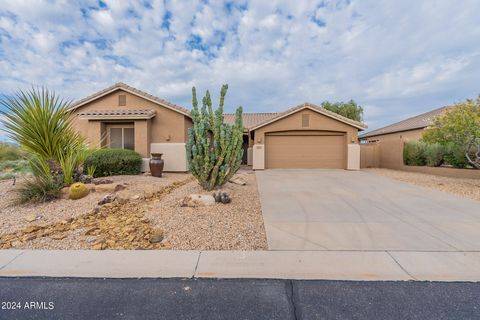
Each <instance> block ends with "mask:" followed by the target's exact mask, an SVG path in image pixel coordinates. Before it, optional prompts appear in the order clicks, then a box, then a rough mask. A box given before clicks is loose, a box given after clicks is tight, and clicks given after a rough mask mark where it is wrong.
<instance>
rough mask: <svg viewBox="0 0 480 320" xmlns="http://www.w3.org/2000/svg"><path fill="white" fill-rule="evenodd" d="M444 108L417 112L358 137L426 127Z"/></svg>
mask: <svg viewBox="0 0 480 320" xmlns="http://www.w3.org/2000/svg"><path fill="white" fill-rule="evenodd" d="M446 108H447V107H441V108H438V109H435V110H432V111H428V112H425V113H422V114H419V115H418V116H415V117H411V118H408V119H405V120H402V121H399V122H396V123H393V124H391V125H388V126H386V127H383V128H379V129H376V130H373V131H370V132H367V133H365V134H362V135H360V136H359V138H368V137H374V136H378V135H382V134H387V133H394V132H401V131H408V130H414V129H423V128H426V127H428V126H429V125H431V124H432V122H433V119H434V118H435V117H436V116H438V115H440V114H441V113H442V112H444V111H445V109H446Z"/></svg>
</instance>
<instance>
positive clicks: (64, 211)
mask: <svg viewBox="0 0 480 320" xmlns="http://www.w3.org/2000/svg"><path fill="white" fill-rule="evenodd" d="M188 176H189V174H186V173H167V174H164V177H163V178H161V179H158V178H154V177H151V176H146V175H138V176H113V177H107V178H108V179H110V180H113V181H114V182H115V183H119V184H122V183H125V184H126V187H127V189H125V190H123V191H120V192H118V194H119V195H120V196H123V197H128V196H130V195H131V194H139V195H143V194H145V193H150V192H153V191H155V190H158V189H159V188H161V187H163V186H166V185H168V184H170V183H172V182H174V181H180V180H182V179H185V178H186V177H188ZM19 183H21V181H20V180H19V181H17V186H13V185H12V181H10V180H7V181H1V182H0V194H1V195H2V196H1V197H0V221H1V224H0V235H2V234H6V233H13V232H16V231H19V230H21V229H23V228H25V227H26V226H28V225H31V224H32V223H33V224H50V223H55V222H59V221H62V220H67V219H69V218H75V217H77V216H79V215H81V214H83V213H86V212H88V211H89V210H92V209H93V208H94V207H95V206H96V205H97V203H98V201H100V200H101V199H102V198H103V197H104V196H105V195H106V194H107V192H93V193H90V194H89V195H88V196H86V197H85V198H82V199H78V200H69V199H59V200H55V201H52V202H46V203H39V204H27V205H12V202H13V201H14V198H15V188H16V187H18V184H19ZM32 214H34V215H36V216H37V220H36V221H34V222H32V223H29V222H28V221H27V220H26V219H27V217H28V216H30V215H32ZM69 237H70V235H69Z"/></svg>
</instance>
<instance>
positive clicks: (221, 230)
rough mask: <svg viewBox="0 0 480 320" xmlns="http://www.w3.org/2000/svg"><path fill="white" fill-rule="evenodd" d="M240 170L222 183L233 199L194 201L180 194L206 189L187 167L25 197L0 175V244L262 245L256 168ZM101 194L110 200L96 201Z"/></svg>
mask: <svg viewBox="0 0 480 320" xmlns="http://www.w3.org/2000/svg"><path fill="white" fill-rule="evenodd" d="M239 176H240V177H241V178H242V180H243V181H244V182H245V185H241V184H234V183H227V184H226V185H225V186H224V187H223V189H222V191H224V192H226V193H227V194H228V195H229V196H230V197H231V198H232V202H231V203H228V204H223V203H215V204H214V205H210V206H197V207H188V206H183V205H182V201H183V199H184V198H185V197H186V196H188V195H190V194H206V195H209V193H207V192H205V191H203V190H202V189H201V187H200V186H199V185H198V183H197V182H196V180H194V179H193V177H192V176H191V175H190V174H186V173H166V174H164V175H163V177H162V178H156V177H152V176H149V175H136V176H133V175H130V176H129V175H125V176H112V177H108V179H107V180H110V181H106V182H111V183H106V184H98V185H95V184H92V185H91V186H90V185H89V188H91V191H90V193H89V195H87V196H86V197H84V198H82V199H78V200H70V199H67V198H65V197H63V198H62V199H58V200H55V201H52V202H45V203H39V204H26V205H15V204H13V202H12V201H13V200H14V197H13V195H14V190H15V188H16V187H17V186H18V182H17V185H16V186H13V185H12V181H11V180H7V181H2V182H1V183H0V190H1V193H2V194H5V195H6V196H4V197H2V198H1V199H0V212H1V214H2V225H1V226H0V247H1V248H3V249H7V248H16V249H20V248H30V249H97V250H103V249H182V250H193V249H211V250H215V249H217V250H226V249H232V250H233V249H237V250H259V249H266V247H267V245H266V237H265V231H264V226H263V220H262V215H261V209H260V201H259V198H258V192H257V187H256V181H255V174H253V172H252V171H250V172H248V171H246V172H242V173H241V174H240V175H239ZM102 180H103V181H102ZM96 181H97V182H105V179H104V178H98V179H94V181H93V182H94V183H95V182H96ZM20 183H21V181H20ZM115 190H117V191H115ZM217 192H218V191H217ZM212 193H213V192H212ZM212 193H210V194H212ZM107 195H108V196H110V200H112V199H113V201H112V202H110V203H106V204H103V205H99V204H98V203H99V202H100V201H101V200H102V199H104V198H105V197H106V196H107ZM112 195H113V197H112Z"/></svg>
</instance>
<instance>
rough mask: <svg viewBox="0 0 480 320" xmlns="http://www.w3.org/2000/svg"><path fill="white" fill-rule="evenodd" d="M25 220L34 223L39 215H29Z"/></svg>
mask: <svg viewBox="0 0 480 320" xmlns="http://www.w3.org/2000/svg"><path fill="white" fill-rule="evenodd" d="M25 220H27V221H28V222H33V221H35V220H37V215H36V214H33V213H32V214H29V215H28V216H26V217H25Z"/></svg>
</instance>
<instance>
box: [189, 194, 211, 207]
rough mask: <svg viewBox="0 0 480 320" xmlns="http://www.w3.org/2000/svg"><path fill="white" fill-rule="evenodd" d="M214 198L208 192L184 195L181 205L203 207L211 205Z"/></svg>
mask: <svg viewBox="0 0 480 320" xmlns="http://www.w3.org/2000/svg"><path fill="white" fill-rule="evenodd" d="M214 204H215V198H214V197H213V196H212V195H209V194H191V195H188V196H186V197H185V198H184V199H183V200H182V202H181V206H182V207H205V206H213V205H214Z"/></svg>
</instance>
